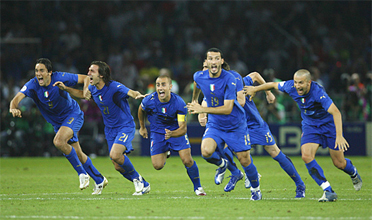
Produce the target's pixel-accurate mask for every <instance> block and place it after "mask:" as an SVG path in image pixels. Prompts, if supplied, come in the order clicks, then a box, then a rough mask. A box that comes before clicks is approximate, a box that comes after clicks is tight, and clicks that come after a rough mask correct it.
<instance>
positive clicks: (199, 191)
mask: <svg viewBox="0 0 372 220" xmlns="http://www.w3.org/2000/svg"><path fill="white" fill-rule="evenodd" d="M195 194H196V195H197V196H206V195H207V193H205V191H204V189H203V187H199V188H197V189H196V190H195Z"/></svg>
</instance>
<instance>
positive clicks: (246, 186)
mask: <svg viewBox="0 0 372 220" xmlns="http://www.w3.org/2000/svg"><path fill="white" fill-rule="evenodd" d="M261 177H262V176H261V174H260V173H258V181H260V180H261ZM244 178H245V179H244V185H245V188H247V189H248V188H251V186H252V185H251V182H250V181H249V179H248V177H247V175H246V174H245V173H244Z"/></svg>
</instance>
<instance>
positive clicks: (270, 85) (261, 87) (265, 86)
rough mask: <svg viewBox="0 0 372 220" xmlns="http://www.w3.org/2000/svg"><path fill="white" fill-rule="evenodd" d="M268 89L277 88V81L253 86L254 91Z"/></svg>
mask: <svg viewBox="0 0 372 220" xmlns="http://www.w3.org/2000/svg"><path fill="white" fill-rule="evenodd" d="M270 89H278V83H276V82H269V83H264V84H262V85H259V86H255V87H254V91H255V92H258V91H266V90H270Z"/></svg>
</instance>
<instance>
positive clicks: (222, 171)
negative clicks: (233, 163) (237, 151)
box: [214, 159, 228, 185]
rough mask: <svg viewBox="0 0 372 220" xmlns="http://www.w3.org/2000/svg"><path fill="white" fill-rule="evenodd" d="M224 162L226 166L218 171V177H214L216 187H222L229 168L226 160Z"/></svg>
mask: <svg viewBox="0 0 372 220" xmlns="http://www.w3.org/2000/svg"><path fill="white" fill-rule="evenodd" d="M222 160H223V161H225V166H223V167H219V168H218V169H217V170H216V175H215V176H214V183H216V185H220V184H221V183H222V181H223V178H224V176H225V172H226V168H227V163H228V161H227V160H226V159H222Z"/></svg>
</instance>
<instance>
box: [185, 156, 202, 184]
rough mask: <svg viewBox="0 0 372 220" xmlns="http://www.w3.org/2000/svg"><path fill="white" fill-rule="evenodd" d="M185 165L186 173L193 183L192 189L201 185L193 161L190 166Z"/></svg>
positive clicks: (196, 166)
mask: <svg viewBox="0 0 372 220" xmlns="http://www.w3.org/2000/svg"><path fill="white" fill-rule="evenodd" d="M185 167H186V171H187V174H188V175H189V177H190V180H191V182H192V184H194V191H195V190H196V189H198V188H199V187H201V185H200V177H199V168H198V165H196V162H195V161H194V164H193V165H192V166H191V167H187V166H185Z"/></svg>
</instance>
